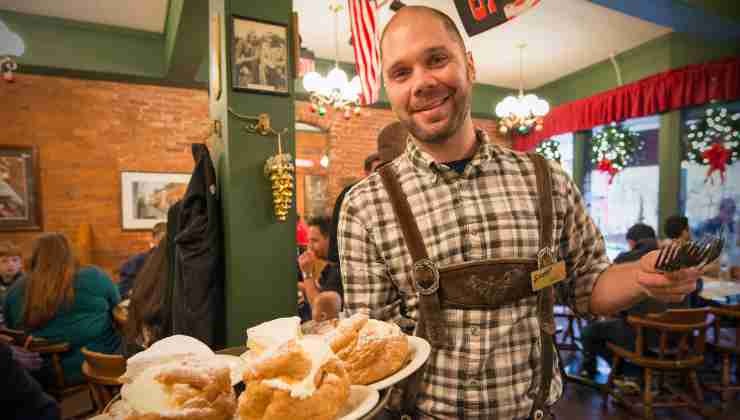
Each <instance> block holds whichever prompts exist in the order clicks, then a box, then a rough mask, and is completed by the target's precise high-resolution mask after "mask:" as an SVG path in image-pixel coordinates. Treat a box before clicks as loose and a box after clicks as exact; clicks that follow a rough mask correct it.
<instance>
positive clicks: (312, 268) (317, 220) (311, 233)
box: [298, 216, 343, 303]
mask: <svg viewBox="0 0 740 420" xmlns="http://www.w3.org/2000/svg"><path fill="white" fill-rule="evenodd" d="M330 226H331V219H330V218H329V217H326V216H320V217H314V218H312V219H310V220H309V221H308V250H307V251H306V252H304V253H303V254H301V255H300V256H299V257H298V266H299V267H300V271H301V276H302V284H299V286H298V287H299V289H300V290H303V291H304V293H305V296H306V300H308V302H309V303H310V302H313V301H314V299H316V296H317V295H318V294H319V293H320V292H325V291H330V290H331V291H335V292H337V293H338V294H339V296H340V297H342V295H343V290H342V281H341V277H340V275H339V269H338V267H337V265H336V264H333V263H331V262H329V261H327V260H326V258H327V255H328V252H329V229H330Z"/></svg>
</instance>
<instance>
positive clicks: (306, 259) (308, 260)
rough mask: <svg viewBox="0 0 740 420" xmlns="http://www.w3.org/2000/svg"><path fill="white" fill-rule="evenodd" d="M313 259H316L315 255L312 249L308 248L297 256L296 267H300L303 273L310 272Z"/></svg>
mask: <svg viewBox="0 0 740 420" xmlns="http://www.w3.org/2000/svg"><path fill="white" fill-rule="evenodd" d="M314 261H316V255H315V254H314V253H313V251H311V250H308V251H306V252H304V253H303V254H301V255H300V256H299V257H298V267H300V268H301V272H303V273H311V271H312V270H313V264H314ZM309 275H310V274H309Z"/></svg>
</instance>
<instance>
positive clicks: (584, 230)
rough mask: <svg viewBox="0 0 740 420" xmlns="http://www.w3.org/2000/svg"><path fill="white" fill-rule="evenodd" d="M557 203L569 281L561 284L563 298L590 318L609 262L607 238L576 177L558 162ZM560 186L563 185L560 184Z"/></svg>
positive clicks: (555, 176)
mask: <svg viewBox="0 0 740 420" xmlns="http://www.w3.org/2000/svg"><path fill="white" fill-rule="evenodd" d="M552 170H553V181H554V187H555V188H556V193H557V194H556V195H559V200H560V201H559V203H557V204H556V206H558V208H556V211H557V212H560V213H562V215H560V217H561V219H560V220H562V223H563V224H562V229H561V231H560V238H559V242H560V244H559V251H560V256H561V258H563V259H564V261H565V269H566V273H567V278H566V281H564V282H561V283H560V284H559V285H558V287H557V294H558V298H559V300H560V301H561V302H562V303H564V304H566V305H568V306H569V307H570V308H571V309H573V311H574V312H575V313H576V314H577V315H578V316H580V317H590V316H591V314H590V312H589V307H590V301H591V292H592V290H593V288H594V285H595V284H596V280H597V279H598V278H599V276H600V275H601V273H602V272H604V270H606V269H607V268H608V267H609V265H610V262H609V258H608V256H607V255H606V247H605V244H604V238H603V236H602V234H601V232H600V231H599V229H598V228H597V227H596V225H595V224H594V221H593V220H592V219H591V217H590V216H589V215H588V212H587V211H586V206H585V205H584V202H583V197H582V196H581V193H580V192H579V190H578V187H577V186H576V185H575V183H574V182H573V180H572V179H571V178H570V177H569V176H568V175H567V174H566V173H565V172H564V171H563V169H562V168H561V167H560V166H559V165H556V164H553V165H552ZM558 185H560V187H558ZM557 190H559V191H557Z"/></svg>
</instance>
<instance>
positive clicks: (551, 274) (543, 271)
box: [531, 261, 565, 292]
mask: <svg viewBox="0 0 740 420" xmlns="http://www.w3.org/2000/svg"><path fill="white" fill-rule="evenodd" d="M531 277H532V290H534V291H535V292H536V291H538V290H541V289H544V288H545V287H547V286H552V285H553V284H555V283H559V282H561V281H563V280H565V261H559V262H556V263H555V264H550V265H548V266H547V267H545V268H540V269H539V270H537V271H533V272H532V274H531Z"/></svg>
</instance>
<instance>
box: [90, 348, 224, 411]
mask: <svg viewBox="0 0 740 420" xmlns="http://www.w3.org/2000/svg"><path fill="white" fill-rule="evenodd" d="M121 380H122V382H123V383H124V384H123V386H122V388H121V400H120V401H119V402H118V403H117V404H115V405H114V406H113V407H112V408H111V410H110V411H109V412H108V413H106V414H105V415H103V416H99V417H98V418H97V419H99V420H104V419H108V420H169V419H172V420H175V419H184V418H187V419H194V420H231V419H232V418H233V416H234V412H235V410H236V395H235V394H234V389H233V388H232V386H231V378H230V370H229V367H228V366H227V365H226V364H224V363H223V362H222V361H220V360H219V359H217V358H215V357H213V352H212V351H211V350H210V349H208V347H207V346H205V344H203V343H201V342H199V341H197V340H195V339H193V338H190V337H185V336H173V337H170V338H168V339H165V340H162V341H160V342H158V343H155V344H154V345H153V346H152V347H151V348H150V349H149V350H147V351H145V352H142V353H139V354H138V355H136V356H134V357H132V358H131V359H129V360H128V361H127V366H126V373H125V374H124V375H123V376H122V377H121Z"/></svg>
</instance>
